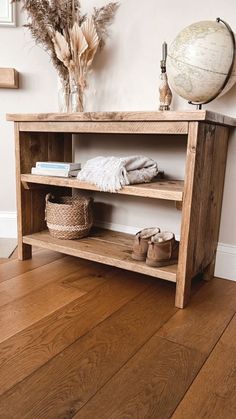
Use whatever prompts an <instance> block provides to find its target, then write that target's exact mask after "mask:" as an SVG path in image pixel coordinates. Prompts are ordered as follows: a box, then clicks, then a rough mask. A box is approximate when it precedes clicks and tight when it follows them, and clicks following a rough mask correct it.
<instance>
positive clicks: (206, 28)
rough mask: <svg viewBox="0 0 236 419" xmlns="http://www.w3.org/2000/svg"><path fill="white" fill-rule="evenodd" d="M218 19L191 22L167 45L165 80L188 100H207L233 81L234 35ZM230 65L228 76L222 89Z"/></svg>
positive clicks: (235, 69) (235, 68) (235, 72)
mask: <svg viewBox="0 0 236 419" xmlns="http://www.w3.org/2000/svg"><path fill="white" fill-rule="evenodd" d="M221 22H222V21H221ZM221 22H218V21H201V22H197V23H194V24H192V25H190V26H188V27H187V28H185V29H183V30H182V31H181V32H180V33H179V34H178V36H177V37H176V39H175V40H174V41H173V43H172V44H171V45H170V48H169V52H168V56H167V74H168V78H169V82H170V85H171V87H172V89H173V90H174V91H175V92H176V93H177V94H178V95H179V96H181V97H183V98H184V99H186V100H188V101H191V102H195V103H207V102H209V101H211V100H212V99H215V97H217V96H218V94H220V95H223V94H225V93H226V92H227V91H228V90H229V89H231V87H232V86H233V85H234V84H235V83H236V59H235V60H234V63H232V61H233V59H234V56H235V51H234V50H235V45H234V43H233V41H234V39H232V37H233V36H234V35H233V34H231V32H230V28H229V27H228V25H227V24H224V23H221ZM232 64H233V67H231V66H232ZM230 69H231V70H232V72H231V76H230V77H229V80H228V82H227V84H226V85H225V87H224V89H223V91H222V87H223V85H224V83H225V81H226V78H227V75H228V74H229V71H230Z"/></svg>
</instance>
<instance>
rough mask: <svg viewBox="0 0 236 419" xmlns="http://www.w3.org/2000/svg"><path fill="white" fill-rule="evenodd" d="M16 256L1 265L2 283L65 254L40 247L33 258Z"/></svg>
mask: <svg viewBox="0 0 236 419" xmlns="http://www.w3.org/2000/svg"><path fill="white" fill-rule="evenodd" d="M16 257H17V256H16ZM16 257H14V258H10V259H9V260H8V259H7V260H6V261H5V262H4V263H3V264H1V265H0V283H1V282H4V281H7V280H8V279H11V278H14V277H15V276H18V275H22V274H23V273H25V272H29V271H32V270H33V269H35V268H38V267H40V266H43V265H47V264H48V263H51V262H53V261H54V260H57V259H61V258H62V257H64V255H63V254H61V253H58V252H53V251H49V250H44V249H39V250H37V251H35V252H34V253H33V258H32V259H28V260H24V261H19V260H17V259H16Z"/></svg>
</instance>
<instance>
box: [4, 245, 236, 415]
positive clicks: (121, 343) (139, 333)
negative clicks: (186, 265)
mask: <svg viewBox="0 0 236 419" xmlns="http://www.w3.org/2000/svg"><path fill="white" fill-rule="evenodd" d="M193 288H194V291H193V295H192V300H191V303H190V305H189V306H188V308H187V309H185V310H178V309H176V308H175V307H174V294H175V292H174V290H175V284H172V283H169V282H165V281H161V280H157V279H151V278H149V277H145V276H142V275H139V274H135V273H131V272H126V271H122V270H119V269H116V268H111V267H106V266H102V265H99V264H96V263H95V262H88V261H83V260H79V259H76V258H74V257H72V256H63V255H60V254H58V253H54V252H50V251H48V250H36V251H35V253H34V256H33V259H32V260H29V261H24V262H18V261H17V260H16V259H14V256H13V259H12V260H10V261H7V262H6V261H5V262H4V261H0V418H1V419H8V418H11V419H18V418H19V419H24V418H30V419H37V418H42V419H50V418H53V419H56V418H61V419H65V418H72V417H73V418H77V419H82V418H83V419H133V418H135V419H136V418H137V419H146V418H147V419H151V418H154V419H161V418H164V419H165V418H170V417H173V418H175V419H177V418H178V419H185V418H186V419H190V418H194V419H195V418H196V419H201V418H212V419H213V418H214V419H215V418H226V419H230V418H232V419H233V418H234V419H235V417H236V339H235V336H236V316H235V312H236V283H235V282H230V281H226V280H221V279H214V280H213V281H211V282H208V283H203V282H201V281H198V282H196V283H195V284H194V287H193Z"/></svg>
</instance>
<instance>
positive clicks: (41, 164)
mask: <svg viewBox="0 0 236 419" xmlns="http://www.w3.org/2000/svg"><path fill="white" fill-rule="evenodd" d="M36 168H37V169H63V170H79V169H81V164H80V163H66V162H56V161H38V162H37V163H36Z"/></svg>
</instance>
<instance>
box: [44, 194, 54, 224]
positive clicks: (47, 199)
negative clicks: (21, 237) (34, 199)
mask: <svg viewBox="0 0 236 419" xmlns="http://www.w3.org/2000/svg"><path fill="white" fill-rule="evenodd" d="M53 198H54V196H53V195H52V194H51V193H47V195H46V196H45V204H46V205H45V218H44V220H45V221H47V203H48V202H49V201H50V199H53Z"/></svg>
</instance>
